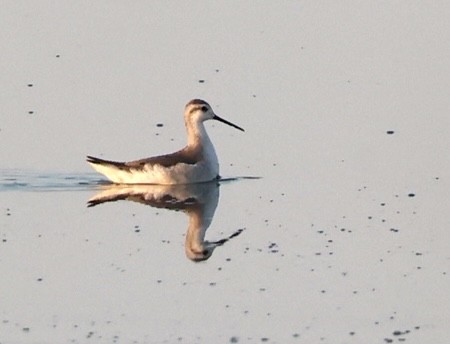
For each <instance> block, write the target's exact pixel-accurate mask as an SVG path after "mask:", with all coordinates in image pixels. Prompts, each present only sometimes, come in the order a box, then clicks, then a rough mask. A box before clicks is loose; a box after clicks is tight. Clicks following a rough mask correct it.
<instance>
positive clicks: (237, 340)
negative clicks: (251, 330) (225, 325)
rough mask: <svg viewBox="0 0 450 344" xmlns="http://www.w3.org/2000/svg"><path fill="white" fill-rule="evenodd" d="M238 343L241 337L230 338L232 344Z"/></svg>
mask: <svg viewBox="0 0 450 344" xmlns="http://www.w3.org/2000/svg"><path fill="white" fill-rule="evenodd" d="M238 342H239V337H235V336H233V337H231V338H230V343H238Z"/></svg>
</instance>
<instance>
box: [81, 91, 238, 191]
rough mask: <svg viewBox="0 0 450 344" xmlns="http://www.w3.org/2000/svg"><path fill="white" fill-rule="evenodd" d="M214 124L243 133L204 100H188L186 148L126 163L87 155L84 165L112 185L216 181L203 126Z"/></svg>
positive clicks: (214, 160) (213, 156)
mask: <svg viewBox="0 0 450 344" xmlns="http://www.w3.org/2000/svg"><path fill="white" fill-rule="evenodd" d="M208 120H216V121H219V122H222V123H225V124H227V125H229V126H231V127H233V128H235V129H238V130H241V131H245V130H244V129H242V128H241V127H239V126H237V125H236V124H233V123H231V122H229V121H227V120H225V119H223V118H221V117H219V116H218V115H216V114H215V113H214V111H213V110H212V108H211V106H210V105H209V104H208V103H207V102H206V101H204V100H201V99H192V100H191V101H189V102H188V103H187V104H186V106H185V109H184V122H185V125H186V132H187V145H186V146H185V147H184V148H183V149H181V150H179V151H177V152H174V153H171V154H166V155H159V156H154V157H151V158H145V159H140V160H134V161H129V162H117V161H111V160H104V159H100V158H96V157H93V156H90V155H88V156H87V157H86V160H87V162H88V163H89V164H90V165H91V166H92V167H93V168H94V169H95V170H96V171H97V172H99V173H101V174H103V175H104V176H106V177H107V178H108V179H109V180H110V181H111V182H113V183H115V184H158V185H177V184H193V183H201V182H208V181H211V180H215V179H220V175H219V162H218V159H217V154H216V151H215V149H214V146H213V144H212V142H211V139H210V138H209V136H208V133H207V132H206V129H205V126H204V124H203V122H205V121H208Z"/></svg>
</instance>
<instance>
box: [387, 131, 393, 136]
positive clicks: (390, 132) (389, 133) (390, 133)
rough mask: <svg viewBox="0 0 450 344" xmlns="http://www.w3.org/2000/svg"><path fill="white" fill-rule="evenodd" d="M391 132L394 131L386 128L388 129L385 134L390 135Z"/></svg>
mask: <svg viewBox="0 0 450 344" xmlns="http://www.w3.org/2000/svg"><path fill="white" fill-rule="evenodd" d="M393 133H394V131H393V130H388V131H386V134H388V135H392V134H393Z"/></svg>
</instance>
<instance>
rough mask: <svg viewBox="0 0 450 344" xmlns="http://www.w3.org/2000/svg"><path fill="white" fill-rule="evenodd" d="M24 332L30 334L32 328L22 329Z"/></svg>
mask: <svg viewBox="0 0 450 344" xmlns="http://www.w3.org/2000/svg"><path fill="white" fill-rule="evenodd" d="M22 331H23V332H30V328H29V327H24V328H23V329H22Z"/></svg>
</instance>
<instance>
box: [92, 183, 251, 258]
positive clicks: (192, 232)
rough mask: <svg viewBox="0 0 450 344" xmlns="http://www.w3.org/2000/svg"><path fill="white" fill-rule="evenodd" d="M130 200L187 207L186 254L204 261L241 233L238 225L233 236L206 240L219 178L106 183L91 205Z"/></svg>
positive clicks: (216, 198) (166, 207)
mask: <svg viewBox="0 0 450 344" xmlns="http://www.w3.org/2000/svg"><path fill="white" fill-rule="evenodd" d="M119 200H127V201H134V202H139V203H142V204H146V205H149V206H151V207H155V208H164V209H169V210H177V211H180V210H181V211H183V212H184V213H186V214H187V215H188V217H189V225H188V229H187V233H186V243H185V251H186V256H187V257H188V258H189V259H191V260H193V261H195V262H200V261H204V260H207V259H208V258H210V257H211V255H212V253H213V251H214V249H215V248H217V247H218V246H222V245H223V244H225V243H226V242H227V241H228V240H230V239H232V238H234V237H236V236H238V235H239V234H240V233H241V232H242V231H243V230H244V229H238V230H237V231H236V232H234V233H233V234H232V235H230V236H229V237H226V238H223V239H221V240H218V241H207V240H205V233H206V230H207V229H208V227H209V226H210V224H211V221H212V219H213V217H214V212H215V211H216V208H217V204H218V202H219V183H218V182H217V181H213V182H208V183H199V184H188V185H114V184H112V185H105V186H103V187H102V191H100V192H99V193H97V194H96V195H95V196H94V197H92V198H91V199H90V200H89V201H88V207H93V206H96V205H98V204H101V203H106V202H115V201H119Z"/></svg>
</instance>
